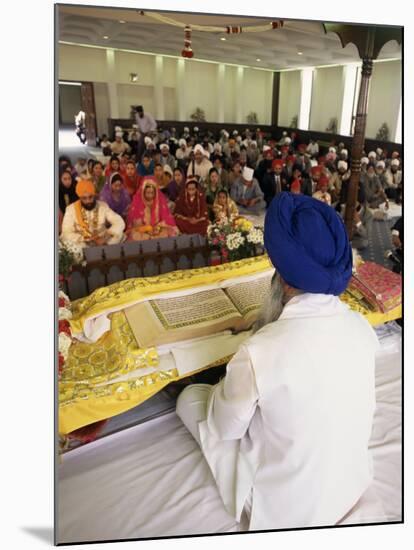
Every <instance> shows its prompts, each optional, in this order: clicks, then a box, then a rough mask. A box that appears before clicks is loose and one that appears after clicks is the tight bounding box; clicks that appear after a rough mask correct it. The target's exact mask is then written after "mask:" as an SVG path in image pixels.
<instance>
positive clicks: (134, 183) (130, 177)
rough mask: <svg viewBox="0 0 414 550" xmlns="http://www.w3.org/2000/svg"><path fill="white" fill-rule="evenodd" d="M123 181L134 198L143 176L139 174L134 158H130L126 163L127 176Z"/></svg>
mask: <svg viewBox="0 0 414 550" xmlns="http://www.w3.org/2000/svg"><path fill="white" fill-rule="evenodd" d="M123 182H124V187H125V189H126V190H127V191H128V194H129V196H130V197H131V199H132V198H133V196H134V195H135V193H136V192H137V190H138V189H139V186H140V183H141V177H140V176H138V174H137V170H136V168H135V162H134V161H133V160H129V161H128V162H127V163H126V165H125V177H124V178H123Z"/></svg>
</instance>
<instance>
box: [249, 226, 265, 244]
mask: <svg viewBox="0 0 414 550" xmlns="http://www.w3.org/2000/svg"><path fill="white" fill-rule="evenodd" d="M247 242H249V243H252V244H263V243H264V240H263V231H262V230H261V229H258V228H257V227H253V229H252V230H251V231H250V232H249V234H248V235H247Z"/></svg>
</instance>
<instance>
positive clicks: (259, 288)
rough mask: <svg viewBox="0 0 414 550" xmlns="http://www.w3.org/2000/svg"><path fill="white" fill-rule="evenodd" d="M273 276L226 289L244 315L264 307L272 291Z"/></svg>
mask: <svg viewBox="0 0 414 550" xmlns="http://www.w3.org/2000/svg"><path fill="white" fill-rule="evenodd" d="M271 280H272V276H271V275H269V276H268V277H261V278H259V279H257V280H253V281H248V282H246V283H240V284H238V285H233V286H231V287H228V288H226V289H225V292H226V294H227V296H228V297H229V298H230V300H231V301H232V302H233V303H234V305H235V306H236V307H237V309H238V310H239V312H240V313H241V315H242V316H243V317H246V316H247V315H249V314H250V313H253V312H254V311H257V310H258V309H260V308H261V307H262V304H263V303H264V301H265V299H266V296H267V294H268V293H269V291H270V283H271Z"/></svg>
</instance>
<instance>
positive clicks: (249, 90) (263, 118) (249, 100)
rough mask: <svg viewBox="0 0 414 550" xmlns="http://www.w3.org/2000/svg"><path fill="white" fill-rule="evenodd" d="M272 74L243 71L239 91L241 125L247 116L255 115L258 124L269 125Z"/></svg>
mask: <svg viewBox="0 0 414 550" xmlns="http://www.w3.org/2000/svg"><path fill="white" fill-rule="evenodd" d="M272 90H273V73H271V72H266V71H260V70H256V69H244V74H243V88H242V90H239V93H240V94H241V95H242V102H243V111H242V116H243V123H244V122H247V115H248V114H249V113H250V112H251V111H254V112H255V113H257V119H258V124H271V122H272V120H271V118H272Z"/></svg>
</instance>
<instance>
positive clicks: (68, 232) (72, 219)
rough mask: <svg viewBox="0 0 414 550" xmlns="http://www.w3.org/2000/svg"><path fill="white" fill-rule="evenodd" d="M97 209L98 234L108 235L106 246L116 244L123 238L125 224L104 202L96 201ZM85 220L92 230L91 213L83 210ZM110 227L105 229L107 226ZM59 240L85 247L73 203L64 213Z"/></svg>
mask: <svg viewBox="0 0 414 550" xmlns="http://www.w3.org/2000/svg"><path fill="white" fill-rule="evenodd" d="M96 203H97V206H96V207H97V208H98V225H97V232H98V234H103V233H104V232H106V233H108V234H109V235H110V238H109V240H108V243H107V244H117V243H119V242H121V240H122V238H123V236H124V229H125V222H124V220H123V219H122V218H121V216H120V215H119V214H117V213H116V212H114V211H113V210H112V209H111V208H109V206H108V205H107V204H106V202H103V201H96ZM85 213H86V218H87V220H88V222H89V227H90V229H91V230H92V219H93V212H92V211H89V210H85ZM108 225H109V226H110V227H107V226H108ZM61 239H62V241H63V242H65V241H66V242H68V243H75V244H78V245H80V246H86V243H85V240H84V238H83V235H82V232H81V229H80V226H79V224H78V221H77V217H76V211H75V203H73V204H70V205H69V206H68V207H67V208H66V211H65V215H64V216H63V221H62V233H61Z"/></svg>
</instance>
